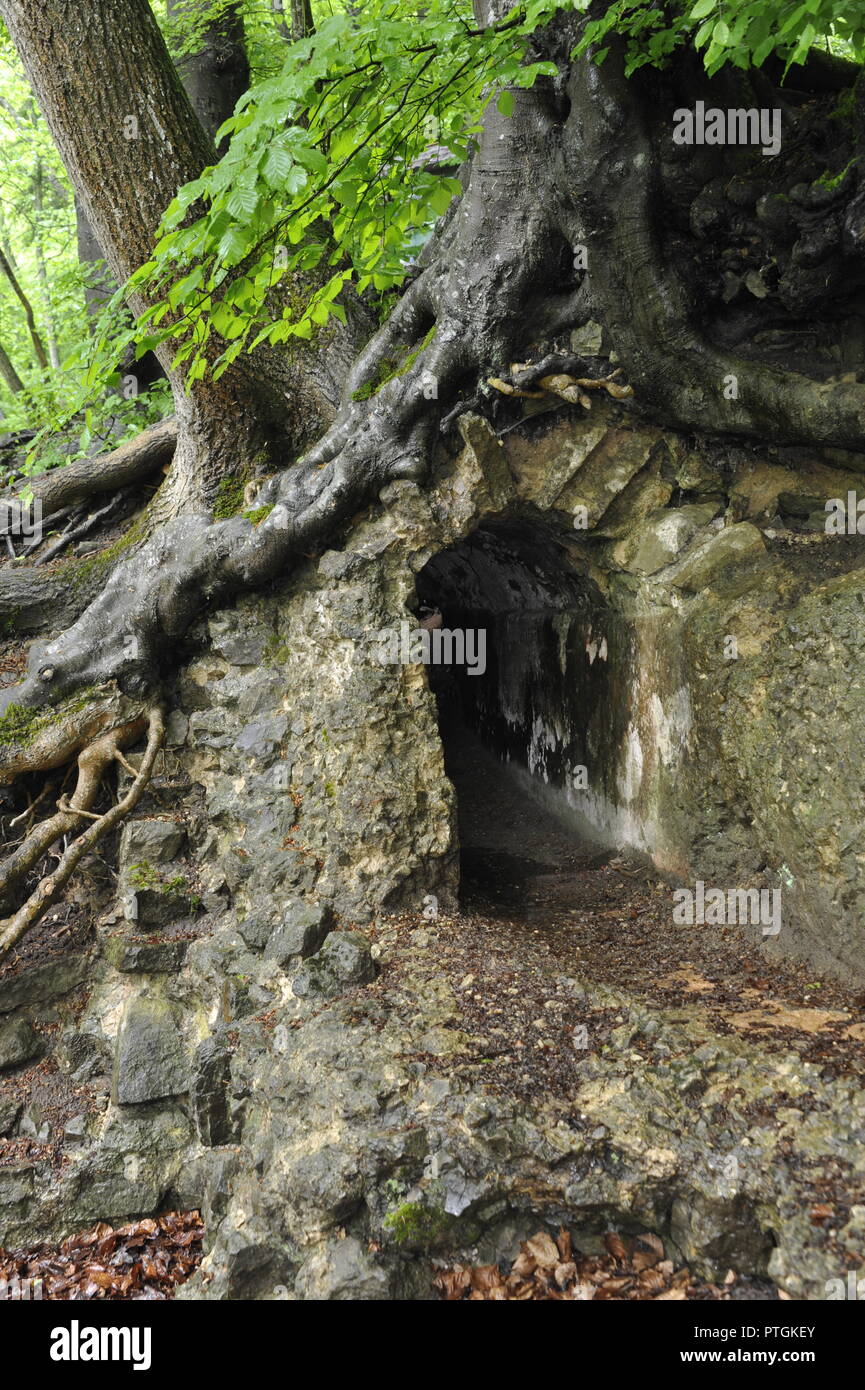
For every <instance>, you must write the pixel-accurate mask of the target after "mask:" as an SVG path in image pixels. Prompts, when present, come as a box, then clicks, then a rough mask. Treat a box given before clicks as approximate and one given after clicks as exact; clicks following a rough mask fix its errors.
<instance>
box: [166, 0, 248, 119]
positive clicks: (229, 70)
mask: <svg viewBox="0 0 865 1390" xmlns="http://www.w3.org/2000/svg"><path fill="white" fill-rule="evenodd" d="M209 8H210V6H209V5H208V3H207V0H168V14H169V17H170V18H172V19H178V18H183V17H184V16H188V15H190V14H191V13H194V12H195V10H208V9H209ZM177 69H178V72H179V73H180V76H181V78H182V80H183V85H184V87H185V88H186V93H187V95H188V97H189V100H190V101H191V102H192V107H193V110H194V111H195V114H196V115H197V117H198V119H199V120H200V121H201V124H202V125H203V127H204V129H205V130H206V132H207V134H208V135H209V136H210V138H211V139H214V138H215V137H216V132H217V131H218V129H219V127H220V126H221V125H222V123H223V122H224V121H227V120H228V117H229V116H230V115H231V114H232V113H233V111H234V108H235V106H236V105H237V103H238V101H239V100H240V98H241V97H242V96H243V93H244V92H245V91H246V89H247V88H248V86H249V59H248V58H247V56H246V38H245V35H244V30H243V16H242V15H241V13H240V11H239V9H238V7H237V5H229V6H228V7H227V8H226V9H225V10H224V11H223V13H222V14H217V15H214V16H213V17H212V18H211V19H210V22H209V23H208V24H207V25H206V27H205V29H204V31H203V33H202V35H201V42H200V46H199V47H197V49H196V51H195V52H194V53H192V54H190V55H189V56H187V57H184V58H181V59H180V61H179V62H178V64H177Z"/></svg>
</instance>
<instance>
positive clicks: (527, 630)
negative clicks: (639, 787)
mask: <svg viewBox="0 0 865 1390" xmlns="http://www.w3.org/2000/svg"><path fill="white" fill-rule="evenodd" d="M588 569H589V565H588V561H587V558H586V556H585V554H584V553H583V551H582V549H581V548H580V546H579V544H578V543H577V542H576V541H575V540H574V539H573V538H572V536H570V535H568V534H567V533H566V532H565V533H563V532H560V531H559V530H557V529H556V528H555V527H553V526H551V525H548V524H546V523H544V522H540V521H536V520H534V519H526V518H510V519H506V520H502V521H495V522H488V523H485V524H484V525H483V526H482V527H480V528H479V529H478V530H477V531H475V532H474V533H473V534H472V535H471V536H469V537H468V538H467V539H466V540H464V541H462V542H460V543H459V544H458V545H456V546H454V547H453V548H451V549H449V550H446V551H442V552H441V553H440V554H438V555H436V556H434V558H433V559H432V560H430V561H429V562H428V564H427V565H426V566H425V567H424V569H423V570H422V571H421V573H420V574H419V576H418V581H417V593H418V598H419V601H420V604H421V606H422V607H421V614H422V619H423V621H424V622H425V623H426V624H427V625H433V632H432V633H431V636H432V637H434V636H435V631H436V627H435V626H434V625H439V626H440V628H441V630H442V632H443V634H444V635H445V640H443V641H441V642H440V644H439V646H438V648H437V647H436V645H435V643H434V642H433V643H431V648H430V663H429V667H428V671H429V680H430V685H431V688H432V690H433V691H434V693H435V695H436V699H437V703H438V712H439V726H440V731H441V736H442V742H443V746H444V752H445V766H446V770H447V774H448V776H449V778H450V779H451V781H452V782H453V783H454V786H455V787H456V791H457V797H458V806H459V834H460V846H461V881H462V896H463V901H464V902H466V903H471V902H472V901H473V900H475V901H478V900H483V902H484V903H485V904H486V905H488V906H489V905H492V903H491V900H492V902H498V903H499V904H500V903H501V902H502V901H508V902H513V901H514V900H515V899H519V900H521V901H525V899H526V897H527V896H528V897H529V898H531V895H532V893H533V892H534V891H535V890H536V889H538V887H539V885H538V876H539V875H540V877H541V878H543V879H544V880H545V883H544V885H543V888H544V892H545V894H548V893H549V888H550V882H549V880H550V876H552V877H553V878H559V877H561V875H562V874H563V873H564V874H565V875H566V874H567V872H568V870H569V869H577V868H578V867H579V866H580V865H582V866H585V864H586V862H587V860H597V858H598V856H599V853H600V851H601V848H602V847H605V851H606V853H609V847H610V846H611V845H612V844H614V842H615V835H614V833H613V832H612V828H611V826H610V825H608V824H607V822H608V820H609V816H608V808H609V806H612V805H613V804H614V803H615V801H616V788H615V781H616V776H617V761H616V753H617V750H619V749H620V748H621V747H622V746H623V743H625V742H626V741H627V721H628V715H627V707H628V701H627V698H626V693H627V692H626V691H625V689H624V688H622V689H618V688H617V687H618V685H619V684H620V683H621V682H622V681H623V680H624V679H625V675H624V673H625V672H626V671H627V669H628V666H629V662H628V660H627V649H628V633H627V630H626V628H625V627H624V625H623V624H622V623H621V621H620V620H619V619H617V617H616V615H615V614H614V613H613V612H612V610H611V609H610V608H609V606H608V604H607V603H606V601H605V599H604V597H603V594H602V593H601V591H600V589H599V587H598V585H597V584H596V583H595V582H594V581H593V580H592V579H591V578H590V576H589V573H588ZM448 634H450V636H448ZM455 639H456V640H455ZM437 652H438V656H439V659H438V660H437V659H436V656H437Z"/></svg>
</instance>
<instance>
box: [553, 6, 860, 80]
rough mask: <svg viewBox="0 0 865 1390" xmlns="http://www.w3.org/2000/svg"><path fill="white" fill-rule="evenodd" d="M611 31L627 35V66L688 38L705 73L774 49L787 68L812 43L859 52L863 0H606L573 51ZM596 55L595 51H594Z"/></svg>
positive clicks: (761, 57)
mask: <svg viewBox="0 0 865 1390" xmlns="http://www.w3.org/2000/svg"><path fill="white" fill-rule="evenodd" d="M612 34H620V35H623V36H625V38H626V39H627V59H626V65H627V70H628V72H629V73H631V72H634V71H636V70H637V69H638V68H640V67H643V66H645V65H647V64H654V65H662V64H663V63H664V61H665V60H666V59H667V58H668V57H669V55H670V54H671V53H673V52H674V51H675V50H676V49H677V48H680V47H682V46H683V45H685V44H693V46H694V47H695V48H697V49H699V50H700V52H701V54H702V57H703V62H704V65H705V68H706V71H707V72H708V73H709V74H710V75H711V74H713V73H715V72H718V71H719V69H720V68H722V67H724V66H725V65H727V64H729V65H731V66H733V67H738V68H748V67H751V66H754V67H760V66H761V65H762V64H763V63H765V61H766V59H767V58H768V57H770V55H771V54H773V53H777V54H778V56H779V57H781V58H782V59H783V60H784V63H785V66H786V68H787V69H789V68H790V67H791V66H793V65H794V64H797V63H803V62H804V61H805V59H806V58H807V56H808V54H809V52H810V50H811V49H812V48H813V47H814V46H815V45H820V46H823V47H825V46H829V47H831V48H834V49H836V50H838V49H841V50H843V51H846V52H847V53H848V54H849V55H850V56H852V57H861V56H862V55H863V53H865V0H845V3H844V4H843V5H842V4H840V3H839V0H804V3H802V4H799V5H795V4H794V5H791V4H790V3H789V0H694V3H692V4H688V3H687V0H685V2H684V3H680V4H671V5H668V6H663V7H661V6H658V5H656V4H654V3H653V0H613V3H612V4H610V5H609V6H608V8H607V10H606V12H605V13H604V14H603V15H602V16H601V17H600V18H598V19H594V20H592V21H591V22H590V23H589V24H587V25H586V27H585V30H584V32H583V35H582V38H581V41H580V43H579V44H578V46H577V48H576V50H575V53H576V54H578V55H579V54H583V53H586V52H587V51H588V50H589V48H590V47H591V46H593V45H594V46H597V45H600V44H602V43H603V42H604V40H606V39H608V38H609V36H611V35H612ZM595 57H596V60H597V57H598V54H597V53H596V54H595Z"/></svg>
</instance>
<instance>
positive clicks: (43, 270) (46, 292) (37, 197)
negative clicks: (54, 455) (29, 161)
mask: <svg viewBox="0 0 865 1390" xmlns="http://www.w3.org/2000/svg"><path fill="white" fill-rule="evenodd" d="M43 182H44V180H43V173H42V160H41V159H37V161H36V174H35V178H34V187H33V195H34V197H33V203H34V207H35V210H36V232H35V235H34V238H33V249H34V251H35V254H36V274H37V276H38V279H39V289H40V291H41V298H42V307H43V312H44V314H45V325H46V328H47V332H48V360H49V361H50V363H51V366H52V367H53V369H54V371H55V372H56V371H59V370H60V349H59V347H58V345H57V326H56V323H55V321H54V310H53V307H52V304H51V286H50V285H49V283H48V267H47V266H46V264H45V247H44V244H43V240H42V212H43V206H44V200H43V196H42V189H43Z"/></svg>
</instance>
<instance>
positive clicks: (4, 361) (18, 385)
mask: <svg viewBox="0 0 865 1390" xmlns="http://www.w3.org/2000/svg"><path fill="white" fill-rule="evenodd" d="M0 376H2V378H3V380H4V381H5V382H6V385H7V386H8V387H9V390H10V391H11V392H12V394H13V396H17V395H18V392H19V391H23V390H24V382H23V381H22V380H21V378H20V376H19V375H18V373H17V372H16V370H15V368H14V366H13V365H12V360H11V358H10V356H9V354H8V352H7V351H6V349H5V348H4V346H3V344H2V343H0Z"/></svg>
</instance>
